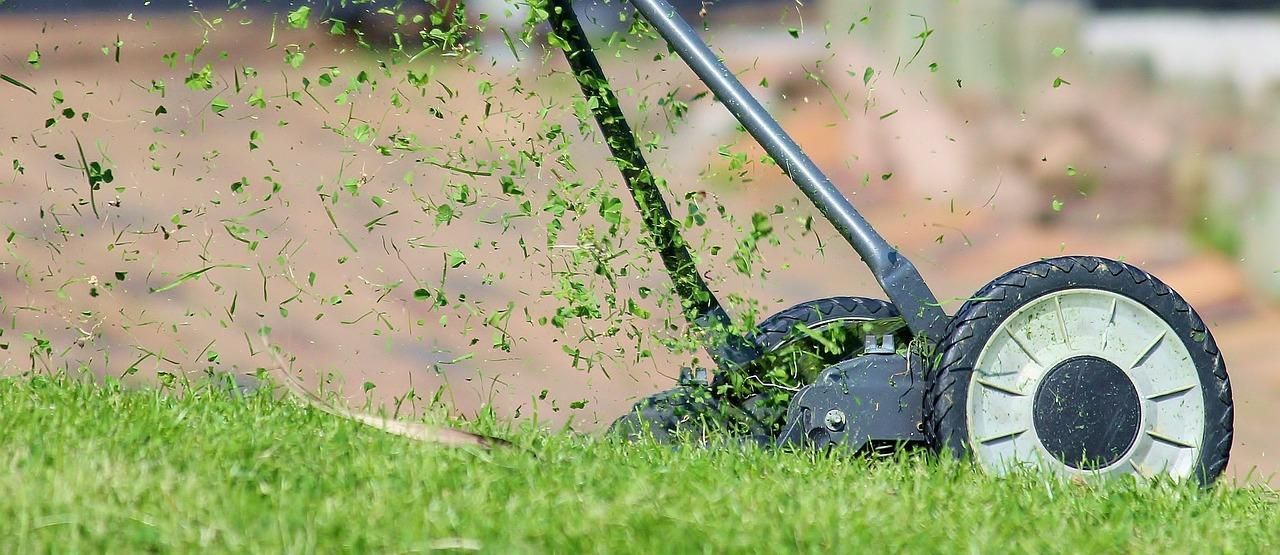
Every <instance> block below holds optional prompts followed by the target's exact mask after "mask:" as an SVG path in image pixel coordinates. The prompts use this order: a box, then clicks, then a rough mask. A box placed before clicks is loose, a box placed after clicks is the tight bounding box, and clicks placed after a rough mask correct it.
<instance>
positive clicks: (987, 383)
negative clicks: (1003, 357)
mask: <svg viewBox="0 0 1280 555" xmlns="http://www.w3.org/2000/svg"><path fill="white" fill-rule="evenodd" d="M977 382H978V385H981V386H983V387H988V388H991V389H994V390H996V391H1000V392H1003V393H1008V394H1009V395H1014V396H1017V397H1026V396H1027V394H1026V393H1023V392H1021V391H1018V390H1017V389H1015V388H1013V387H1010V386H1007V385H1001V384H998V383H995V382H992V381H990V380H985V379H983V378H978V379H977Z"/></svg>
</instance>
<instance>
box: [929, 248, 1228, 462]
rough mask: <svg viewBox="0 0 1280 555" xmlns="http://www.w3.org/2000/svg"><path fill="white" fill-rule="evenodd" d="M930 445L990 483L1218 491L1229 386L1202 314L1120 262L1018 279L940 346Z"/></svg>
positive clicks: (998, 287) (995, 289) (1061, 266)
mask: <svg viewBox="0 0 1280 555" xmlns="http://www.w3.org/2000/svg"><path fill="white" fill-rule="evenodd" d="M938 352H939V359H938V362H937V366H936V370H935V372H934V375H933V376H932V379H931V380H930V384H929V391H928V393H927V394H926V396H925V406H924V412H925V433H926V436H927V438H928V440H929V443H930V444H931V445H933V446H934V447H935V448H938V449H945V450H949V451H950V452H951V453H953V454H955V455H956V456H958V457H969V458H971V459H972V460H973V461H975V462H976V463H977V464H978V466H980V467H981V468H982V469H983V470H986V471H988V472H992V473H996V474H1001V473H1005V472H1008V471H1011V470H1013V469H1017V468H1020V467H1033V468H1044V469H1048V470H1050V471H1051V472H1054V473H1056V474H1059V475H1062V476H1065V477H1068V478H1077V477H1086V476H1100V477H1102V478H1117V477H1121V476H1134V477H1138V478H1143V479H1145V478H1150V477H1152V476H1155V475H1157V474H1162V475H1168V476H1171V477H1173V478H1175V479H1187V478H1194V479H1196V480H1197V481H1199V482H1200V483H1201V484H1205V485H1207V484H1209V483H1211V482H1213V480H1214V479H1216V478H1217V477H1218V476H1219V475H1221V474H1222V471H1223V469H1224V468H1225V467H1226V465H1227V457H1228V455H1229V453H1230V450H1231V438H1232V427H1233V409H1232V400H1231V384H1230V381H1229V380H1228V378H1227V372H1226V368H1225V366H1224V364H1223V361H1222V355H1221V354H1220V353H1219V352H1218V347H1217V345H1216V344H1215V343H1214V340H1213V336H1212V335H1211V334H1210V333H1209V330H1208V329H1207V327H1206V326H1205V324H1204V322H1203V321H1202V320H1201V319H1200V316H1199V315H1197V314H1196V312H1195V310H1193V309H1192V308H1191V307H1190V306H1189V305H1188V304H1187V303H1186V301H1184V300H1183V299H1182V297H1181V296H1179V295H1178V294H1177V293H1176V292H1174V291H1173V290H1172V289H1170V288H1169V286H1167V285H1165V284H1164V283H1162V282H1161V281H1160V280H1158V279H1156V278H1154V277H1152V276H1151V275H1150V274H1148V273H1146V272H1144V271H1142V270H1140V269H1138V268H1135V267H1133V266H1130V265H1128V264H1125V263H1123V262H1117V261H1114V260H1107V259H1103V258H1094V257H1082V256H1072V257H1063V258H1055V259H1050V260H1043V261H1040V262H1035V263H1032V264H1028V265H1026V266H1023V267H1021V268H1018V269H1016V270H1013V271H1011V272H1009V273H1007V274H1005V275H1003V276H1001V277H999V278H997V279H996V280H995V281H993V282H992V283H990V284H989V285H987V286H986V287H985V288H983V289H982V290H981V291H979V292H978V293H977V294H975V295H974V297H973V298H972V299H971V300H969V302H967V303H965V305H964V306H963V307H962V308H961V309H960V312H959V313H958V314H957V315H956V317H955V318H954V319H953V320H952V322H951V324H950V326H949V328H948V332H947V333H946V335H945V337H944V339H943V340H942V342H941V343H939V345H938Z"/></svg>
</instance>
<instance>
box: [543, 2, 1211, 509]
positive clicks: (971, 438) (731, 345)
mask: <svg viewBox="0 0 1280 555" xmlns="http://www.w3.org/2000/svg"><path fill="white" fill-rule="evenodd" d="M629 1H630V3H631V5H632V6H633V7H634V8H635V10H636V12H637V13H638V14H639V16H640V17H643V18H644V20H645V21H647V22H648V23H649V25H651V26H652V27H653V29H654V30H656V32H657V34H658V35H660V36H661V37H662V39H664V40H665V42H666V43H667V44H668V45H669V47H670V50H671V51H673V52H674V53H675V54H676V55H678V56H679V57H680V58H681V59H682V60H683V61H684V62H685V63H686V64H687V65H688V66H689V67H690V68H691V69H692V70H693V71H694V73H695V74H696V75H697V76H698V78H699V79H700V80H701V81H702V82H703V83H705V85H706V86H707V88H708V89H710V91H711V92H712V93H713V94H714V95H715V97H716V98H717V99H718V100H719V101H720V103H721V104H723V105H724V107H725V108H727V109H728V110H729V111H730V112H731V113H732V114H733V116H734V117H735V118H736V119H737V120H738V122H739V123H740V124H741V125H742V126H743V127H744V128H745V129H746V131H747V132H748V133H750V134H751V136H752V137H753V138H754V139H755V140H756V141H757V142H759V144H760V145H761V146H762V147H763V148H764V150H765V151H766V152H767V154H768V155H769V156H770V157H771V158H772V159H773V160H774V161H775V162H777V165H778V167H779V168H781V170H782V171H783V172H784V173H785V174H786V175H787V176H788V177H789V178H790V179H791V180H792V181H793V182H794V183H795V185H796V186H797V187H799V189H800V190H801V191H802V192H803V193H804V194H805V196H807V197H808V198H809V200H810V201H812V202H813V204H814V205H815V206H816V207H817V208H818V210H819V211H820V212H821V213H822V215H823V216H824V217H826V219H827V220H829V221H830V222H831V224H832V225H833V226H834V227H835V229H836V230H837V231H838V232H839V233H840V235H841V236H842V237H843V238H844V239H845V240H846V241H848V243H849V244H850V245H852V247H853V249H854V250H855V251H856V252H857V253H858V255H859V256H860V258H861V259H862V261H863V262H864V263H865V264H866V266H867V267H868V268H869V269H870V271H871V273H872V274H873V275H874V276H875V278H876V280H877V282H878V283H879V285H880V286H881V288H882V289H883V291H884V294H885V295H886V297H887V300H876V299H869V298H861V297H834V298H826V299H816V300H812V301H808V302H804V303H801V304H799V305H796V306H794V307H792V308H789V309H786V310H784V311H782V312H779V313H777V314H774V315H772V316H769V317H767V318H765V319H763V320H762V321H761V322H760V323H759V324H758V325H757V326H755V328H754V330H752V331H751V332H750V333H734V332H732V330H733V327H732V323H731V320H730V317H729V315H728V314H727V312H726V311H725V308H724V307H723V305H722V304H721V303H720V302H719V300H718V299H717V298H716V295H715V294H714V293H713V292H712V291H711V289H710V287H709V286H708V285H707V283H706V281H705V280H704V279H703V277H702V274H701V273H700V272H698V270H697V269H696V267H695V260H694V257H693V255H692V254H691V252H690V250H689V245H688V243H687V242H685V241H684V240H683V238H682V237H681V234H680V223H679V222H677V221H676V220H675V219H673V218H672V216H671V214H670V211H669V208H668V205H667V203H666V201H665V198H664V197H663V193H662V191H661V189H660V187H659V184H658V181H657V179H656V178H655V177H654V175H653V173H652V172H651V171H650V168H649V166H648V164H647V162H646V160H645V157H644V154H643V152H642V151H641V149H640V146H639V144H638V141H637V139H636V137H635V135H634V133H633V132H632V130H631V128H630V126H629V125H628V123H627V120H626V118H625V116H624V115H623V112H622V110H621V108H620V105H619V101H618V98H617V95H616V94H615V93H614V91H613V89H612V88H611V87H610V85H609V81H608V79H607V77H606V76H605V73H604V71H603V69H602V68H601V65H600V62H599V60H598V59H597V57H596V55H595V53H594V51H593V49H592V46H591V43H590V41H589V39H588V37H587V35H586V33H585V32H584V30H583V25H582V22H581V20H580V19H579V17H578V15H577V14H576V12H575V11H574V7H573V2H572V0H550V1H549V5H548V8H549V12H550V13H549V21H550V23H551V27H552V29H551V32H552V33H553V34H554V35H555V36H556V37H558V38H559V39H560V41H561V43H562V49H563V50H564V52H565V55H566V57H567V59H568V63H569V66H570V68H571V69H572V71H573V73H574V75H575V76H576V78H577V81H578V83H579V84H580V85H581V89H582V92H583V94H584V95H585V96H586V97H587V98H588V99H589V100H590V105H591V106H592V109H593V115H594V117H595V119H596V123H597V124H598V126H599V127H600V129H601V131H602V135H603V136H604V137H605V140H606V142H607V145H608V147H609V149H610V151H611V154H612V156H613V160H614V161H615V162H616V164H617V166H618V168H619V169H620V170H621V173H622V176H623V179H624V181H625V183H626V185H627V187H628V188H629V190H630V191H631V193H632V196H633V198H634V200H635V203H636V205H637V206H638V208H639V210H640V213H641V216H642V218H641V219H642V221H643V224H644V227H645V230H646V233H647V236H648V240H649V241H650V242H651V244H652V246H653V248H654V249H655V250H656V251H657V252H658V254H659V255H660V258H661V261H662V263H663V265H664V267H665V269H666V271H667V272H668V273H669V274H670V276H671V279H672V281H673V284H674V291H675V293H676V294H677V295H678V296H679V298H680V299H681V300H682V302H683V306H684V307H685V309H686V311H687V312H686V314H687V316H688V317H689V319H690V320H691V324H692V325H693V327H694V329H697V330H702V331H704V332H706V333H703V334H701V335H700V336H699V337H704V338H706V339H705V348H706V350H707V352H708V354H709V355H710V359H711V360H712V361H713V363H714V364H713V366H714V368H713V369H712V372H713V375H712V377H711V378H710V379H708V378H707V377H706V371H705V370H703V369H692V370H689V369H686V370H684V371H682V372H681V378H680V380H679V383H678V384H677V386H676V387H675V388H674V389H671V390H669V391H664V392H661V393H658V394H656V395H652V396H649V397H647V398H644V399H642V400H640V401H639V402H638V403H636V404H635V406H634V408H633V409H632V410H631V411H630V412H628V413H627V414H626V415H624V416H622V417H621V418H619V419H618V420H617V421H616V422H615V423H614V424H613V426H612V427H611V429H612V431H613V432H614V433H616V434H619V435H621V436H624V437H628V438H638V437H641V436H651V437H653V438H656V439H658V440H661V441H678V440H681V439H689V438H690V437H693V438H699V437H708V435H709V434H710V432H711V431H713V430H716V429H719V430H720V431H727V432H728V433H729V434H732V435H731V436H730V437H733V438H737V439H740V440H742V441H748V442H755V443H759V444H762V445H768V446H777V447H786V448H818V449H826V448H835V447H838V448H842V449H848V450H852V451H857V452H868V451H870V452H878V451H883V450H885V449H897V448H900V447H905V446H913V445H914V446H924V447H927V448H929V449H933V450H935V451H939V452H942V451H946V452H949V453H951V454H952V455H954V456H956V457H959V458H966V459H969V460H972V461H973V462H974V463H975V464H976V466H978V467H979V468H981V469H983V470H985V471H987V472H990V473H993V474H1004V473H1007V472H1011V471H1017V470H1019V469H1024V468H1036V469H1041V470H1047V471H1049V472H1051V473H1054V474H1057V475H1060V476H1063V477H1065V478H1068V479H1078V478H1085V477H1090V476H1100V477H1102V478H1108V479H1109V478H1118V477H1122V476H1136V477H1138V478H1140V479H1147V478H1152V477H1155V476H1161V475H1163V476H1171V477H1173V478H1175V479H1192V480H1196V481H1198V482H1200V483H1202V484H1209V483H1211V482H1213V481H1214V480H1215V479H1216V478H1217V477H1218V476H1219V475H1221V474H1222V472H1223V470H1224V468H1225V467H1226V464H1227V458H1228V455H1229V452H1230V449H1231V439H1232V427H1233V408H1232V398H1231V386H1230V381H1229V380H1228V377H1227V372H1226V368H1225V366H1224V363H1223V360H1222V355H1221V354H1220V353H1219V352H1218V347H1217V345H1216V344H1215V343H1214V340H1213V336H1212V334H1210V332H1209V330H1208V328H1207V327H1206V326H1205V323H1204V322H1203V321H1202V320H1201V318H1200V317H1199V315H1197V313H1196V312H1195V310H1193V309H1192V308H1191V307H1190V306H1189V305H1188V304H1187V302H1186V301H1184V300H1183V299H1182V297H1181V296H1179V295H1178V293H1176V292H1175V291H1173V289H1171V288H1170V287H1169V286H1167V285H1165V284H1164V283H1163V282H1161V281H1160V280H1158V279H1156V278H1155V277H1153V276H1151V275H1150V274H1148V273H1146V272H1144V271H1143V270H1141V269H1139V268H1137V267H1134V266H1132V265H1129V264H1126V263H1124V262H1119V261H1115V260H1108V259H1104V258H1098V257H1092V256H1064V257H1057V258H1048V259H1041V260H1039V261H1036V262H1032V263H1030V264H1027V265H1025V266H1022V267H1019V268H1016V269H1014V270H1012V271H1009V272H1008V273H1005V274H1004V275H1002V276H1000V277H998V278H996V279H995V280H993V281H992V282H991V283H989V284H988V285H986V286H985V287H983V288H982V289H981V290H979V291H978V292H977V293H976V294H974V295H973V297H972V298H970V299H969V300H968V301H967V302H965V303H964V304H963V306H961V307H960V309H959V310H958V311H957V312H956V313H955V314H954V315H948V314H947V313H946V312H945V311H944V310H943V308H942V305H941V304H940V303H939V302H938V300H937V298H936V297H935V296H934V294H933V292H932V291H931V290H930V288H929V285H928V284H927V283H925V281H924V278H923V277H922V276H921V274H920V272H919V271H917V269H916V267H915V266H914V265H913V264H912V263H911V261H910V260H908V259H907V257H906V256H903V254H902V253H901V252H900V251H898V250H897V249H896V248H894V247H893V246H892V245H890V244H889V243H888V242H887V241H886V240H885V239H884V238H883V237H882V236H881V235H880V234H879V233H877V231H876V230H875V228H874V227H872V225H871V224H870V223H869V222H868V221H867V220H866V219H865V218H863V216H862V215H861V214H859V213H858V211H857V210H856V209H855V208H854V206H853V205H852V204H851V203H850V202H849V200H848V199H847V198H846V197H845V196H844V195H842V194H841V193H840V191H839V189H837V188H836V187H835V186H834V185H833V184H832V183H831V181H830V179H828V178H827V176H825V175H824V174H823V172H822V171H821V170H820V169H819V168H818V167H817V165H816V164H814V162H813V161H812V160H811V159H810V158H809V157H808V156H807V155H806V154H805V153H804V152H803V151H802V150H801V149H800V147H799V146H798V145H797V144H796V143H795V141H794V140H792V138H791V137H790V136H788V135H787V133H786V132H785V131H784V130H783V129H782V127H781V126H780V125H779V124H778V123H777V121H775V120H774V119H773V118H772V117H771V116H770V114H769V113H768V112H767V111H766V110H765V109H764V107H762V106H761V104H760V103H759V102H758V101H757V100H756V99H755V98H754V97H753V96H752V95H751V94H750V93H749V92H748V91H747V89H746V88H745V87H744V86H743V85H742V83H741V82H740V81H739V80H738V79H737V78H735V77H734V75H733V74H732V73H731V72H730V71H729V70H728V69H727V68H726V67H725V65H724V64H723V63H722V62H721V61H720V59H719V58H718V57H717V56H716V54H715V53H713V52H712V50H711V49H710V48H709V47H708V45H707V44H706V43H705V42H704V41H703V40H702V39H701V38H700V37H699V36H698V34H697V32H696V31H695V30H694V29H693V28H692V27H690V25H689V24H688V23H687V22H686V21H685V20H684V19H683V18H682V17H681V16H680V15H679V12H678V11H677V10H676V9H674V8H673V7H672V5H671V4H669V3H668V2H667V1H666V0H629ZM788 380H790V381H788Z"/></svg>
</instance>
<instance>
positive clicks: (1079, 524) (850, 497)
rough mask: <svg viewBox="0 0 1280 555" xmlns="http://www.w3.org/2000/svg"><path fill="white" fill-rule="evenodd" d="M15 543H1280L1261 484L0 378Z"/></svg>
mask: <svg viewBox="0 0 1280 555" xmlns="http://www.w3.org/2000/svg"><path fill="white" fill-rule="evenodd" d="M0 399H3V402H2V403H0V423H2V424H0V461H3V463H2V464H3V469H2V470H0V472H3V476H2V477H0V552H5V553H36V552H60V553H67V552H103V551H109V552H130V553H136V552H146V551H166V552H168V551H182V552H192V551H196V550H208V551H215V552H290V553H294V552H322V553H323V552H335V551H356V552H378V553H394V552H414V551H429V550H432V549H433V548H441V547H447V546H450V545H455V546H456V545H461V546H464V547H479V548H480V549H482V550H483V551H487V552H493V553H510V552H562V553H563V552H639V553H667V552H779V551H827V550H834V551H838V552H849V553H852V552H865V551H868V550H872V551H874V552H900V551H912V552H955V551H968V552H988V553H990V552H1002V551H1005V550H1009V549H1011V550H1014V551H1018V552H1081V553H1088V552H1117V551H1123V552H1151V553H1156V552H1175V553H1215V552H1265V551H1269V550H1271V549H1273V546H1274V545H1277V544H1280V506H1278V505H1277V500H1276V499H1275V498H1274V496H1273V494H1271V493H1269V492H1266V491H1263V490H1260V489H1235V488H1230V487H1219V488H1215V489H1212V490H1199V489H1196V488H1194V487H1191V486H1184V485H1174V484H1168V483H1160V484H1151V485H1139V484H1132V483H1125V484H1113V485H1107V486H1085V485H1073V484H1069V483H1059V482H1056V481H1052V480H1046V479H1040V478H1037V477H1035V476H1019V477H1013V478H1006V479H994V478H988V477H984V476H982V475H979V474H977V473H975V472H974V471H972V470H970V469H969V468H968V467H967V466H966V465H963V464H957V463H951V462H945V461H942V462H939V461H931V460H928V459H927V458H924V457H921V456H904V457H903V458H902V460H900V461H896V462H895V461H879V462H872V461H866V460H862V459H856V458H848V457H833V456H818V455H814V454H808V453H782V452H766V451H760V450H754V449H752V450H737V449H734V450H715V451H712V450H698V449H682V450H672V449H668V448H663V447H660V446H654V445H639V446H624V445H619V444H616V443H614V442H611V441H605V440H600V439H592V438H586V437H575V436H571V435H569V434H548V433H542V432H536V431H524V432H519V431H511V432H507V435H508V437H511V438H512V439H513V440H514V441H515V442H516V443H517V444H519V445H521V446H522V449H511V450H502V451H496V452H493V453H489V454H484V453H479V452H475V451H466V450H456V449H455V450H450V449H442V448H438V447H432V446H429V445H422V444H417V443H414V442H411V441H408V440H405V439H402V438H398V437H394V436H389V435H386V434H384V433H382V432H379V431H377V430H373V429H369V428H363V427H360V426H358V425H356V424H353V423H350V422H347V421H344V420H341V419H338V418H335V417H332V416H329V415H327V414H324V413H321V412H318V411H316V410H313V409H310V408H305V407H301V406H299V405H297V404H295V403H293V402H291V401H288V400H285V401H281V400H276V399H273V398H271V397H270V396H268V395H263V394H257V395H250V396H247V397H238V396H236V395H234V394H231V393H229V392H227V391H225V390H221V389H217V388H208V387H206V388H189V389H188V390H187V391H185V392H174V391H169V392H161V391H155V390H143V391H131V392H130V391H120V390H119V388H111V387H101V386H97V385H92V384H85V383H82V382H76V381H71V380H66V379H48V378H36V379H11V380H3V381H0Z"/></svg>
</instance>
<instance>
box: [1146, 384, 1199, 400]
mask: <svg viewBox="0 0 1280 555" xmlns="http://www.w3.org/2000/svg"><path fill="white" fill-rule="evenodd" d="M1197 385H1199V384H1194V383H1193V384H1191V385H1184V386H1179V387H1176V388H1174V389H1170V390H1168V391H1163V392H1160V393H1156V394H1153V395H1148V396H1147V400H1148V401H1159V400H1161V399H1164V398H1167V397H1173V396H1174V395H1177V394H1179V393H1186V392H1188V391H1191V390H1193V389H1195V388H1196V386H1197Z"/></svg>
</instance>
